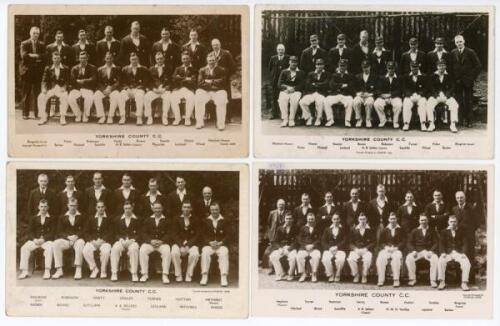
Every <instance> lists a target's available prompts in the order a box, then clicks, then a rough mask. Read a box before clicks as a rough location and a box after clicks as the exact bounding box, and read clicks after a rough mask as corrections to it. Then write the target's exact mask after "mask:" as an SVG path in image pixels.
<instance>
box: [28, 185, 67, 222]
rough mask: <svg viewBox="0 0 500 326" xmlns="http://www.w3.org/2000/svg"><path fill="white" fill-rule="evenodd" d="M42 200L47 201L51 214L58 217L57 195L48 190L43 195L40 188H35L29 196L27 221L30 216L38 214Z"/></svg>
mask: <svg viewBox="0 0 500 326" xmlns="http://www.w3.org/2000/svg"><path fill="white" fill-rule="evenodd" d="M42 199H45V200H47V202H48V204H49V214H50V215H54V216H56V214H57V212H58V210H59V207H58V205H57V199H56V193H55V192H54V191H53V190H52V189H48V188H47V189H45V193H44V194H42V193H41V191H40V188H35V189H33V190H31V191H30V194H29V196H28V210H27V211H26V212H25V216H26V219H27V218H28V217H30V216H35V215H36V214H38V205H39V204H40V200H42ZM26 222H27V221H26Z"/></svg>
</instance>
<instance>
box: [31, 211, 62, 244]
mask: <svg viewBox="0 0 500 326" xmlns="http://www.w3.org/2000/svg"><path fill="white" fill-rule="evenodd" d="M41 219H42V218H41V216H39V215H35V216H31V217H30V219H29V224H28V240H33V239H39V238H43V239H44V240H45V241H52V240H54V236H55V233H56V228H57V218H55V217H52V216H46V217H45V221H44V223H43V224H42V220H41Z"/></svg>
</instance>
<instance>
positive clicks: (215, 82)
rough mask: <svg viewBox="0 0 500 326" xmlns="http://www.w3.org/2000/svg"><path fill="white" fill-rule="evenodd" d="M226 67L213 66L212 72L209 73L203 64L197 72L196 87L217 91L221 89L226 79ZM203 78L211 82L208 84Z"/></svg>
mask: <svg viewBox="0 0 500 326" xmlns="http://www.w3.org/2000/svg"><path fill="white" fill-rule="evenodd" d="M227 77H228V76H227V72H226V69H224V68H222V67H219V66H215V67H214V69H213V74H210V69H209V67H208V66H205V67H203V68H201V69H200V71H199V73H198V88H201V89H204V90H206V91H218V90H223V89H225V87H226V80H227ZM205 80H211V81H212V83H211V84H208V83H206V82H205Z"/></svg>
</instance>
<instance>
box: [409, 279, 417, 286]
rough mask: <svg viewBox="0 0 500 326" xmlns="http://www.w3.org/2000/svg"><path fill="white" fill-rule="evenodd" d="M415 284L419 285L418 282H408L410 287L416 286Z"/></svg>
mask: <svg viewBox="0 0 500 326" xmlns="http://www.w3.org/2000/svg"><path fill="white" fill-rule="evenodd" d="M415 284H417V281H416V280H409V281H408V286H415Z"/></svg>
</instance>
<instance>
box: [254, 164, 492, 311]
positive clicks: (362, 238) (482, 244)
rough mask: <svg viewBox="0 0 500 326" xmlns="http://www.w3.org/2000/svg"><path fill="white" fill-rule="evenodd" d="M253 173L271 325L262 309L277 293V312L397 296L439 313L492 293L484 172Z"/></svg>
mask: <svg viewBox="0 0 500 326" xmlns="http://www.w3.org/2000/svg"><path fill="white" fill-rule="evenodd" d="M255 169H256V172H257V175H255V176H254V185H255V187H257V188H258V189H255V192H258V197H257V198H254V207H255V209H256V210H257V211H256V212H255V214H258V215H257V216H256V219H255V221H254V230H255V231H256V232H258V235H254V236H253V240H254V241H257V243H255V242H254V244H253V247H254V248H256V249H257V252H258V255H254V257H253V261H252V264H253V272H252V273H256V274H252V276H253V288H254V289H256V290H257V291H258V292H259V293H260V295H259V294H258V295H257V296H256V298H254V299H253V300H254V303H255V305H256V307H257V308H256V309H258V310H259V311H265V314H271V315H274V313H272V312H270V310H271V309H272V308H276V306H275V305H274V304H271V307H268V308H267V307H265V306H266V303H263V302H259V300H260V298H261V296H262V297H265V296H266V295H268V294H270V293H272V291H276V290H278V292H274V293H276V295H275V296H274V297H273V298H272V299H271V300H273V299H274V300H276V302H279V300H280V298H281V297H283V298H285V297H288V296H289V295H288V294H287V293H289V292H290V294H291V296H294V295H296V296H297V297H300V296H302V297H305V300H306V301H307V300H308V299H311V300H315V301H314V302H318V301H320V300H318V299H321V298H325V297H334V294H335V295H338V293H344V292H346V291H347V292H349V293H371V292H373V291H374V292H382V293H383V294H384V295H386V294H387V293H388V292H391V291H397V292H398V293H401V291H404V292H406V293H410V292H411V293H410V294H409V295H413V296H415V297H416V298H417V299H418V298H419V295H420V293H422V294H423V293H426V295H427V296H429V295H431V296H433V297H434V295H436V301H438V302H439V304H441V305H443V306H446V305H447V304H448V303H449V301H447V300H450V298H456V299H457V300H458V298H461V297H462V296H463V297H469V296H468V295H467V293H479V297H483V296H486V294H485V293H487V292H489V291H491V288H492V279H491V276H492V274H491V267H492V261H491V259H492V255H491V251H492V248H493V246H492V244H493V239H492V237H491V234H492V225H491V223H492V219H491V216H492V211H491V203H490V202H489V201H490V200H491V198H492V197H491V195H492V194H491V193H490V192H491V191H492V184H491V180H492V179H491V173H492V171H491V170H489V169H487V168H486V167H485V166H479V167H475V168H470V169H460V168H456V167H450V168H449V169H448V166H444V167H443V166H441V167H438V168H431V167H429V166H425V167H423V168H420V167H419V168H418V169H416V168H415V167H413V166H408V165H406V166H405V165H402V164H398V166H396V165H392V166H387V167H385V166H384V167H380V166H376V165H375V166H374V165H370V167H368V166H366V165H360V164H358V165H357V166H356V167H355V168H352V167H347V166H346V165H344V166H343V167H339V168H337V167H335V166H334V167H331V165H330V166H327V165H326V164H323V165H319V166H318V164H316V165H314V164H309V165H307V164H295V165H294V164H268V165H267V166H266V165H265V164H261V165H260V167H259V168H255ZM255 224H258V225H255ZM312 290H314V292H311V291H312ZM414 291H417V292H414ZM422 291H424V292H422ZM446 292H449V293H452V294H449V295H448V299H447V297H446V295H443V293H446ZM371 295H372V296H377V294H375V293H371ZM291 296H290V297H291ZM291 298H293V297H291ZM422 299H423V297H422ZM290 301H292V300H290ZM299 301H300V300H299ZM415 301H417V300H415ZM422 301H424V300H422ZM267 303H269V301H268V302H267ZM297 304H298V303H297ZM318 304H319V303H318ZM472 304H479V302H473V303H472ZM488 304H489V305H491V302H488ZM290 305H291V306H293V304H291V303H290ZM416 307H418V306H416ZM429 316H431V315H429ZM485 316H486V313H485Z"/></svg>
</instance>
